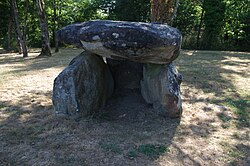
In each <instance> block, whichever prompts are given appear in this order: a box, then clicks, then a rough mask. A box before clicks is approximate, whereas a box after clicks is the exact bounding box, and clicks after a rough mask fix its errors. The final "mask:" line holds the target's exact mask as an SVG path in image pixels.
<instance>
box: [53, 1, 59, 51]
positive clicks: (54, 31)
mask: <svg viewBox="0 0 250 166" xmlns="http://www.w3.org/2000/svg"><path fill="white" fill-rule="evenodd" d="M57 29H58V20H57V1H56V0H53V40H54V44H55V52H58V51H59V46H58V38H57V35H56V30H57Z"/></svg>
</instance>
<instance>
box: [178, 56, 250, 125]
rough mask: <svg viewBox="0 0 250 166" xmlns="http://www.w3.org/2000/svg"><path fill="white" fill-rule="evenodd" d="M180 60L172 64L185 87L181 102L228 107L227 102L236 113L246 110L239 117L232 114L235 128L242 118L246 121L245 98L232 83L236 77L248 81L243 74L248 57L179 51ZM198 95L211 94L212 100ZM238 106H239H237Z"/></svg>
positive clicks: (246, 104)
mask: <svg viewBox="0 0 250 166" xmlns="http://www.w3.org/2000/svg"><path fill="white" fill-rule="evenodd" d="M180 56H181V57H180V58H179V59H177V60H176V64H177V66H179V71H180V73H181V74H183V78H184V81H183V82H184V85H183V86H185V87H187V88H186V89H185V90H184V92H183V96H184V100H183V101H184V102H188V103H197V102H207V103H212V104H217V105H218V106H224V107H228V105H230V101H231V103H233V105H234V106H235V107H236V109H240V107H242V105H244V106H245V108H246V109H244V110H242V109H241V112H239V113H237V111H234V112H236V113H235V114H236V116H237V119H238V126H242V123H241V119H242V117H243V116H242V114H244V116H246V118H245V120H247V119H248V120H249V112H247V107H248V106H249V102H247V100H248V99H249V97H247V96H242V95H241V93H240V92H239V91H238V89H237V87H236V86H235V82H234V81H235V77H236V76H237V77H241V78H249V77H250V75H249V72H247V70H249V68H248V67H249V64H250V58H249V57H250V54H249V53H236V52H219V51H182V54H181V55H180ZM190 88H191V90H190ZM192 89H195V90H196V92H195V93H196V94H195V95H191V94H190V93H189V92H190V91H192ZM199 93H204V94H213V96H214V97H213V98H211V97H210V98H208V97H207V98H206V97H205V98H204V97H201V96H202V95H199ZM239 102H240V104H237V103H239ZM207 109H208V107H204V111H206V110H207ZM218 117H219V118H223V116H222V115H221V114H218ZM247 126H248V125H247ZM247 126H245V127H247ZM243 127H244V125H243Z"/></svg>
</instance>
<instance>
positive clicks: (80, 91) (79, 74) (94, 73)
mask: <svg viewBox="0 0 250 166" xmlns="http://www.w3.org/2000/svg"><path fill="white" fill-rule="evenodd" d="M113 87H114V83H113V78H112V75H111V73H110V71H109V68H108V66H107V64H105V63H104V61H103V59H102V58H101V57H99V56H98V55H95V54H93V53H89V52H83V53H81V54H80V55H78V56H77V57H76V58H74V59H73V60H72V61H71V62H70V64H69V66H68V67H67V68H66V69H64V70H63V71H62V72H61V73H60V74H59V75H58V77H57V78H56V79H55V81H54V88H53V98H52V100H53V105H54V108H55V110H56V112H57V113H58V114H60V113H61V114H69V115H75V116H86V115H90V114H92V113H94V112H95V111H97V110H98V109H100V108H102V107H103V106H104V105H105V103H106V100H107V99H108V98H109V97H110V96H111V94H112V92H113Z"/></svg>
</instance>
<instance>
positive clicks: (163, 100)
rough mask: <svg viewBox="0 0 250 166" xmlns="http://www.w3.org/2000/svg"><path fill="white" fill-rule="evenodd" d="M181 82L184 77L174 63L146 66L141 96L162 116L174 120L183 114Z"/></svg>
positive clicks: (144, 67)
mask: <svg viewBox="0 0 250 166" xmlns="http://www.w3.org/2000/svg"><path fill="white" fill-rule="evenodd" d="M181 81H182V76H181V74H179V73H178V71H177V70H176V68H175V66H174V65H173V64H172V63H170V64H167V65H155V64H145V65H144V66H143V80H142V81H141V94H142V96H143V98H144V99H145V100H146V102H147V103H150V104H153V107H154V108H155V110H157V111H159V113H160V114H162V115H164V116H168V117H173V118H174V117H179V116H180V115H181V113H182V101H181V94H180V84H181Z"/></svg>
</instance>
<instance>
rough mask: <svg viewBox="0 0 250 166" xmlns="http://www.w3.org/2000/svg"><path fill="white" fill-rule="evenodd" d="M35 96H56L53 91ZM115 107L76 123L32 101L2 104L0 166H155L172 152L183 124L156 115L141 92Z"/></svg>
mask: <svg viewBox="0 0 250 166" xmlns="http://www.w3.org/2000/svg"><path fill="white" fill-rule="evenodd" d="M36 93H37V95H39V96H40V97H41V96H43V97H45V98H50V97H51V91H48V92H39V93H38V92H36ZM124 100H125V103H124ZM133 100H134V101H133ZM110 103H112V107H111V106H110V105H109V107H107V109H109V110H110V112H109V113H105V115H104V114H103V115H101V116H98V117H96V118H91V117H86V118H82V119H81V120H80V121H75V120H74V119H71V118H69V117H64V116H55V114H54V111H53V108H52V105H50V104H47V105H44V106H42V105H41V103H40V102H39V101H36V100H34V99H31V98H29V97H28V96H22V97H20V100H19V101H16V102H15V105H12V104H11V102H9V103H8V102H1V101H0V112H1V115H3V116H4V117H5V118H1V121H0V129H1V137H0V141H1V149H0V154H1V158H0V163H3V164H13V165H18V164H27V165H31V164H34V163H42V164H45V165H51V164H52V165H53V164H59V165H96V164H98V163H101V164H100V165H124V164H125V165H135V164H136V163H137V162H140V164H139V165H153V164H154V162H155V160H157V159H158V158H159V157H160V156H162V155H164V154H167V153H168V152H169V150H168V148H169V146H170V144H171V142H172V139H173V137H174V135H175V131H176V128H177V127H178V125H179V123H180V119H166V118H163V117H160V116H158V115H156V114H155V113H154V112H153V109H152V108H151V107H149V106H148V105H147V104H145V103H144V101H143V99H142V97H141V96H139V94H138V93H137V92H131V93H130V92H129V94H127V95H123V96H120V97H119V98H116V99H115V101H110ZM115 103H116V104H115ZM128 103H130V104H128ZM124 104H125V105H127V106H126V107H120V106H125V105H124ZM119 108H120V110H119ZM124 114H126V115H124ZM105 117H106V118H105ZM112 163H113V164H112Z"/></svg>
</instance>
